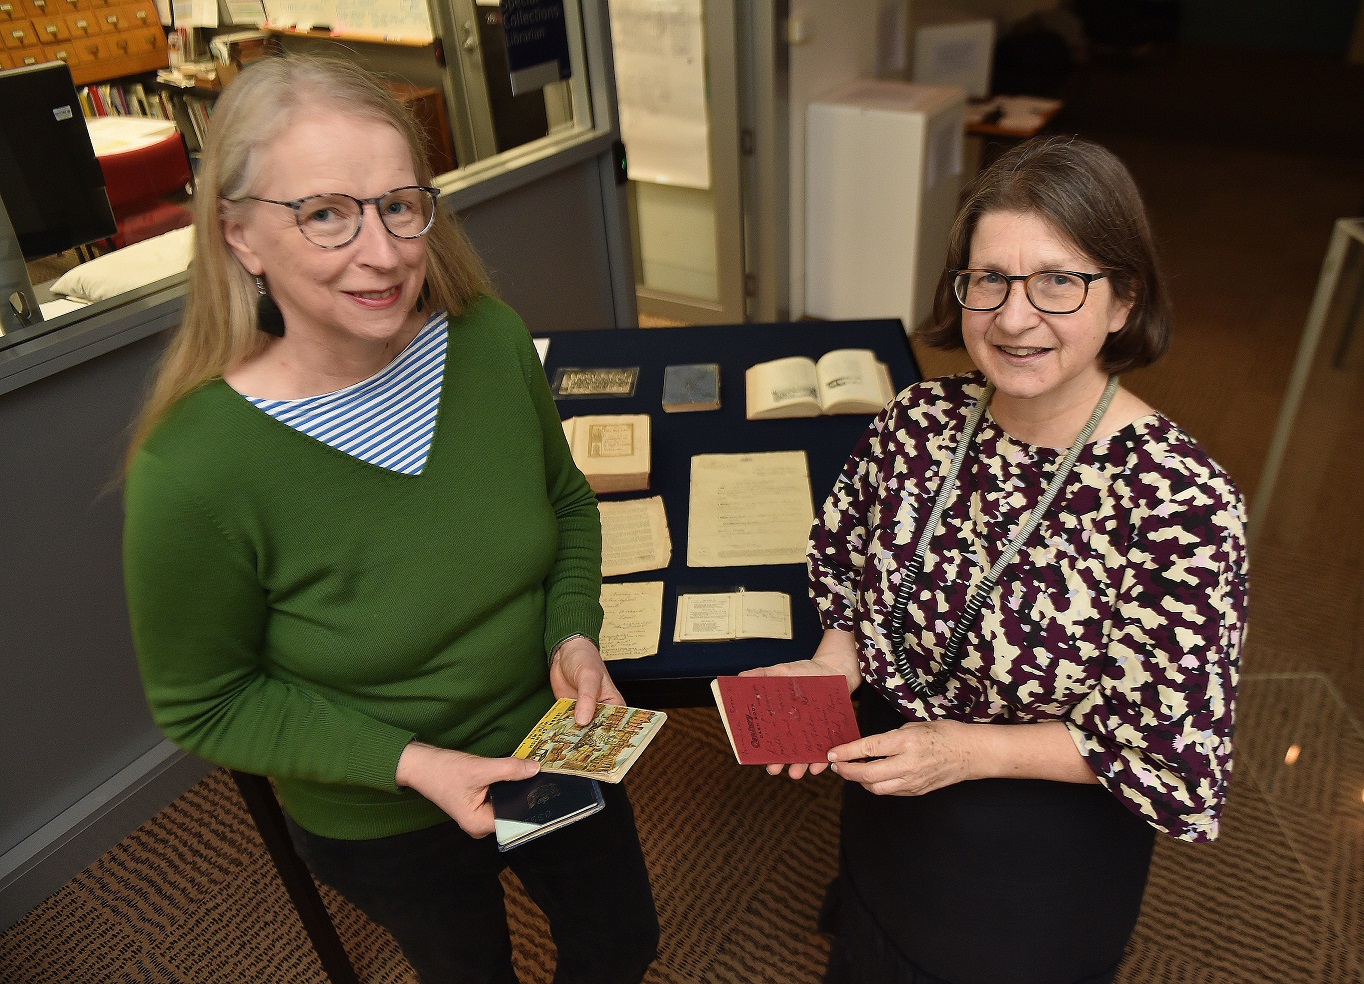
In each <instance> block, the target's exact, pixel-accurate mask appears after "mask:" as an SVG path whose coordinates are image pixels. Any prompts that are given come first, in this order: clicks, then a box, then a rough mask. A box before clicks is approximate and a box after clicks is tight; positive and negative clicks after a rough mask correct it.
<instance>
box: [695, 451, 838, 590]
mask: <svg viewBox="0 0 1364 984" xmlns="http://www.w3.org/2000/svg"><path fill="white" fill-rule="evenodd" d="M689 512H690V516H689V517H688V520H689V521H688V528H687V564H688V566H690V567H752V566H757V565H761V564H804V563H805V546H806V544H807V543H808V542H809V539H810V527H811V525H813V523H814V521H815V509H814V505H813V500H812V498H811V494H810V465H809V462H808V461H807V460H806V457H805V452H804V451H767V452H761V453H756V454H698V455H695V456H693V457H692V459H691V506H690V510H689Z"/></svg>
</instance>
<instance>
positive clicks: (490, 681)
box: [124, 299, 602, 839]
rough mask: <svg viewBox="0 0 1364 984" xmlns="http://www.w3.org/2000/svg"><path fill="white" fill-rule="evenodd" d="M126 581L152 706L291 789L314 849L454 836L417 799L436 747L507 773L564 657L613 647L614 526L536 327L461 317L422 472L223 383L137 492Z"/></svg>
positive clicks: (241, 765) (199, 740)
mask: <svg viewBox="0 0 1364 984" xmlns="http://www.w3.org/2000/svg"><path fill="white" fill-rule="evenodd" d="M126 511H127V517H126V526H125V531H124V567H125V578H126V583H127V591H128V606H129V610H130V612H131V616H132V626H133V636H134V641H135V643H136V647H137V655H138V661H139V664H140V667H141V671H142V679H143V683H144V685H145V687H146V692H147V700H148V703H149V704H150V706H151V709H152V714H153V716H154V717H155V719H156V723H157V724H158V725H159V726H160V727H161V728H162V729H163V730H164V731H165V732H166V734H167V735H169V736H170V738H171V739H172V740H174V741H175V742H176V743H178V744H180V745H181V746H183V747H185V748H187V749H189V750H190V751H192V752H194V753H196V754H198V755H200V756H202V757H203V758H206V759H208V760H209V761H211V762H215V763H218V764H220V765H225V766H229V767H231V768H234V769H240V770H243V771H247V772H254V773H259V774H262V775H268V776H271V777H273V778H274V779H275V780H276V788H277V791H278V794H279V797H280V800H281V802H282V803H283V805H284V807H285V808H286V809H287V810H288V812H289V813H290V815H291V816H293V817H294V819H295V820H297V821H298V823H299V824H300V825H301V826H303V827H304V828H305V829H307V830H311V831H313V832H314V833H318V834H321V835H323V836H327V837H336V838H343V839H361V838H373V837H383V836H387V835H390V834H395V833H402V832H406V831H410V830H417V829H420V828H422V827H426V826H430V825H432V824H435V823H438V822H440V821H442V820H445V819H446V816H445V814H444V813H443V812H441V811H440V810H439V809H438V808H437V807H436V806H435V805H433V804H432V803H430V802H429V801H427V800H426V799H424V798H423V797H421V796H420V795H418V794H417V793H415V792H413V791H411V790H406V789H399V788H398V787H397V786H396V784H395V782H394V774H395V771H396V769H397V763H398V756H399V755H400V754H401V752H402V750H403V747H404V746H405V745H406V744H407V743H408V742H409V741H411V740H412V739H413V738H414V737H415V738H418V739H420V740H421V741H425V742H429V743H431V744H433V745H439V746H442V747H446V748H458V749H462V750H464V751H468V752H472V753H475V754H479V755H506V754H508V753H509V752H511V751H512V749H514V748H515V747H516V745H517V743H518V742H519V741H520V739H521V738H522V737H524V736H525V734H526V732H527V731H529V730H530V727H531V725H533V724H534V723H535V721H536V720H537V718H538V717H539V716H540V715H541V714H542V713H543V712H544V711H545V710H546V709H547V708H548V706H549V705H550V703H551V702H552V700H553V696H552V694H551V691H550V686H549V673H548V665H547V664H548V661H547V653H548V652H549V651H550V650H551V649H552V648H553V646H554V645H555V644H556V643H558V642H559V641H561V640H562V639H564V638H566V637H567V636H569V635H572V634H574V633H582V634H584V635H586V636H588V637H590V638H592V639H596V638H597V637H598V634H599V632H600V630H601V621H602V610H601V604H600V600H599V598H600V585H601V526H600V519H599V516H598V513H597V506H596V500H595V499H594V497H593V495H592V491H591V489H590V488H589V487H588V485H587V482H586V481H585V480H584V479H583V476H582V474H581V472H579V471H578V469H577V467H576V466H575V465H574V464H573V459H572V456H571V455H570V453H569V450H568V447H567V444H566V442H565V440H564V434H563V429H562V425H561V424H560V421H559V415H558V411H557V410H556V409H555V406H554V400H553V398H552V396H551V395H550V391H549V386H548V383H547V382H546V379H545V374H544V370H543V368H542V367H541V365H540V362H539V359H538V357H537V355H536V353H535V349H534V346H533V345H532V344H531V340H530V336H529V334H528V332H527V331H526V327H525V325H524V324H523V323H522V322H521V320H520V319H519V318H518V317H517V316H516V315H515V314H514V313H513V312H512V311H511V310H510V309H509V308H507V307H506V306H505V305H503V304H501V303H500V302H498V301H494V300H490V299H483V300H480V301H478V302H476V303H475V304H473V305H472V306H471V307H470V309H469V310H468V311H467V312H466V313H465V314H464V315H463V316H461V317H459V318H454V319H452V320H451V321H450V326H449V345H448V349H447V353H446V361H445V378H444V383H443V386H442V390H441V396H440V410H439V414H438V417H437V421H436V429H435V434H434V437H433V439H432V447H431V451H430V455H429V457H428V459H427V462H426V466H425V468H424V470H423V471H422V473H421V474H420V475H402V474H398V473H396V472H392V471H388V470H386V469H384V468H381V467H378V466H375V465H371V464H367V463H365V462H363V461H360V460H359V459H357V458H354V457H351V456H350V455H347V454H345V453H344V452H341V451H338V450H335V449H333V448H331V447H328V446H327V445H325V444H322V443H320V442H319V441H316V440H314V439H313V438H310V437H307V436H305V435H303V434H301V433H299V432H298V431H295V430H293V429H292V428H290V427H289V426H287V425H285V424H282V423H280V422H278V421H276V420H275V419H273V418H272V417H270V416H269V415H267V414H266V413H264V412H263V411H261V410H258V409H257V408H255V407H253V406H252V405H251V404H249V403H248V402H247V401H246V400H245V399H243V398H242V397H241V396H240V395H239V394H238V393H236V392H235V391H234V390H233V389H232V388H231V387H229V386H228V385H227V384H226V383H225V382H223V381H222V380H215V381H213V382H211V383H208V384H206V385H204V386H203V387H201V388H200V389H198V390H196V391H195V392H194V393H192V394H191V395H190V396H188V397H186V398H185V399H184V400H182V401H181V402H180V403H178V404H177V405H176V406H175V407H173V408H172V410H171V412H170V413H169V414H168V415H167V416H166V418H165V419H164V420H163V421H162V422H161V424H160V425H159V426H158V427H157V428H156V430H155V431H154V432H153V434H152V435H151V437H150V438H149V439H148V441H147V442H146V444H145V445H144V446H143V447H142V448H141V449H140V450H139V452H138V454H137V456H136V459H135V460H134V462H133V466H132V469H131V471H130V474H129V477H128V484H127V491H126Z"/></svg>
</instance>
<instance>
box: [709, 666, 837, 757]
mask: <svg viewBox="0 0 1364 984" xmlns="http://www.w3.org/2000/svg"><path fill="white" fill-rule="evenodd" d="M710 689H711V691H712V692H713V693H714V694H715V704H716V706H717V707H719V708H720V721H721V722H722V723H723V724H724V726H725V733H726V734H728V735H729V744H730V746H731V747H732V748H733V749H734V756H735V758H737V759H738V760H739V762H740V764H741V765H792V764H795V763H809V762H824V761H826V760H827V759H828V755H829V749H831V748H833V747H834V746H835V745H842V744H844V743H845V742H849V741H854V740H855V739H857V738H860V737H861V733H860V732H859V731H858V730H857V717H856V715H855V714H854V713H853V705H852V698H851V697H850V696H849V695H848V681H847V680H845V679H844V678H843V677H841V676H790V677H777V676H772V677H763V676H752V677H738V676H722V677H717V678H716V679H715V681H714V682H712V683H711V685H710Z"/></svg>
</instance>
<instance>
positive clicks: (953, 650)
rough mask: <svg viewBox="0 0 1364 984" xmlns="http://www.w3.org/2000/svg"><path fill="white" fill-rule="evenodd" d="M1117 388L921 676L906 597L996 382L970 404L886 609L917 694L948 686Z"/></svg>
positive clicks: (1112, 385)
mask: <svg viewBox="0 0 1364 984" xmlns="http://www.w3.org/2000/svg"><path fill="white" fill-rule="evenodd" d="M1117 390H1118V377H1117V376H1110V377H1108V385H1107V386H1106V387H1104V393H1103V396H1102V397H1100V398H1099V402H1098V404H1097V405H1096V406H1095V407H1094V412H1093V413H1092V414H1090V417H1089V422H1088V423H1086V424H1085V426H1084V429H1083V430H1081V431H1080V436H1079V437H1077V438H1076V439H1075V443H1074V444H1072V445H1071V446H1070V450H1069V451H1067V452H1066V455H1065V457H1064V458H1062V459H1061V463H1060V465H1059V466H1057V469H1056V474H1054V475H1053V476H1052V479H1051V481H1050V482H1049V483H1047V488H1046V491H1045V492H1043V493H1042V498H1041V499H1039V500H1038V502H1037V506H1036V507H1035V508H1034V509H1033V511H1032V514H1031V515H1029V516H1028V521H1027V522H1026V523H1024V524H1023V527H1022V529H1020V530H1019V531H1018V533H1017V534H1015V535H1014V538H1013V539H1012V540H1010V541H1009V544H1008V546H1006V547H1005V548H1004V552H1003V553H1002V554H1000V555H999V559H998V560H997V561H995V564H994V566H993V567H991V568H990V571H989V573H987V574H986V575H985V577H984V578H983V579H982V580H981V582H980V583H979V584H978V585H976V590H975V591H973V592H972V593H971V597H970V599H969V600H968V601H967V602H966V608H965V609H964V610H963V611H962V614H961V618H959V619H957V624H956V625H954V626H953V627H952V635H951V636H949V637H948V640H947V647H946V648H945V649H944V650H943V655H942V660H941V662H940V663H939V665H938V669H937V670H936V671H935V672H934V673H933V674H932V675H931V676H929V677H927V678H925V677H924V676H923V674H921V673H920V672H919V671H918V669H917V668H916V667H914V666H913V665H911V664H910V662H909V657H908V655H907V654H906V653H905V613H906V610H907V609H908V607H909V596H910V594H911V593H912V591H913V590H914V585H915V583H916V582H917V581H918V580H919V575H920V574H922V573H923V569H924V557H925V556H926V555H927V554H928V543H929V540H931V539H932V538H933V534H934V532H936V531H937V529H938V523H939V522H940V521H941V520H942V514H943V510H945V509H946V508H947V500H948V499H950V498H951V497H952V491H953V490H954V489H955V488H956V487H957V475H958V474H959V473H960V472H961V466H962V462H964V461H965V460H966V455H967V452H968V451H969V450H970V448H971V442H972V440H973V439H974V438H975V434H976V427H977V426H978V425H979V424H980V419H981V418H982V417H984V416H985V409H986V407H988V406H989V405H990V398H991V397H992V396H994V393H995V385H994V383H990V384H988V385H987V386H986V387H985V392H984V393H982V394H981V396H980V399H979V400H977V401H976V405H975V406H974V407H972V408H971V413H970V415H969V416H968V417H967V418H966V427H965V428H964V429H963V430H962V434H961V440H960V441H958V442H957V450H956V451H955V452H954V453H953V455H952V463H951V465H950V466H949V467H948V472H947V477H946V478H945V479H943V484H942V488H940V489H939V490H938V498H937V500H936V501H935V502H934V503H933V512H932V513H931V514H930V515H929V517H928V522H927V523H925V524H924V527H923V529H922V530H921V531H920V533H919V542H918V543H917V544H916V545H915V547H914V556H913V558H911V560H910V562H909V564H908V566H907V567H906V568H905V570H904V573H903V574H902V575H901V577H900V584H899V586H898V587H897V588H896V589H895V604H894V605H893V606H892V607H891V610H890V649H891V655H893V656H894V658H895V668H896V669H897V670H899V672H900V676H901V677H902V678H903V679H904V681H905V682H906V683H907V684H909V687H910V689H911V690H913V691H914V692H915V693H916V694H918V695H919V696H920V697H937V696H939V695H941V694H942V693H943V691H944V690H946V689H947V681H948V678H949V677H951V675H952V674H953V673H954V672H955V671H956V669H957V667H958V666H959V665H961V661H962V647H963V646H964V645H965V643H966V635H967V633H969V632H970V631H971V628H972V626H974V625H975V623H976V619H977V618H979V617H980V611H981V609H982V608H984V607H985V601H986V599H987V598H989V597H990V594H991V592H993V591H994V590H995V585H996V584H998V583H999V578H1000V576H1001V575H1002V574H1003V573H1004V569H1005V568H1006V567H1008V566H1009V565H1010V564H1011V563H1013V560H1014V557H1016V556H1017V555H1018V551H1019V550H1021V549H1022V548H1023V544H1024V543H1025V542H1027V540H1028V538H1029V537H1031V536H1032V535H1033V533H1034V532H1035V531H1036V530H1037V527H1038V526H1039V525H1040V524H1041V522H1042V517H1043V515H1045V514H1046V511H1047V509H1048V508H1050V507H1051V504H1052V500H1054V499H1055V498H1056V496H1057V494H1058V493H1059V492H1060V491H1061V486H1062V485H1063V484H1064V483H1065V481H1066V477H1067V476H1068V475H1069V474H1070V469H1071V468H1072V467H1073V466H1074V464H1075V462H1076V459H1078V458H1079V457H1080V453H1081V452H1082V451H1083V450H1084V448H1085V445H1086V444H1088V443H1089V439H1090V438H1091V437H1092V436H1093V435H1094V430H1095V428H1097V427H1098V426H1099V421H1100V420H1101V419H1103V415H1104V414H1105V413H1106V412H1107V411H1108V405H1109V404H1110V403H1112V402H1113V394H1114V393H1116V392H1117Z"/></svg>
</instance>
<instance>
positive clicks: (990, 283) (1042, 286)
mask: <svg viewBox="0 0 1364 984" xmlns="http://www.w3.org/2000/svg"><path fill="white" fill-rule="evenodd" d="M948 272H949V273H950V274H951V275H952V291H953V293H955V294H956V295H957V303H958V304H960V305H961V306H962V307H964V308H966V310H968V311H996V310H998V309H999V308H1002V307H1003V306H1004V302H1005V301H1007V300H1008V299H1009V288H1010V287H1012V286H1013V285H1014V284H1015V283H1016V282H1018V281H1022V282H1023V293H1024V294H1025V295H1026V296H1027V298H1028V303H1029V304H1031V305H1032V306H1033V307H1035V308H1037V310H1039V311H1041V312H1042V313H1043V314H1074V313H1075V312H1076V311H1078V310H1080V308H1082V307H1084V303H1085V299H1086V298H1088V297H1089V285H1090V284H1092V283H1094V281H1096V280H1102V279H1103V278H1104V277H1106V276H1108V274H1106V273H1076V272H1075V271H1074V270H1038V271H1037V272H1036V273H1027V274H1019V275H1017V276H1010V275H1009V274H1007V273H1000V272H999V271H998V270H949V271H948Z"/></svg>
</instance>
